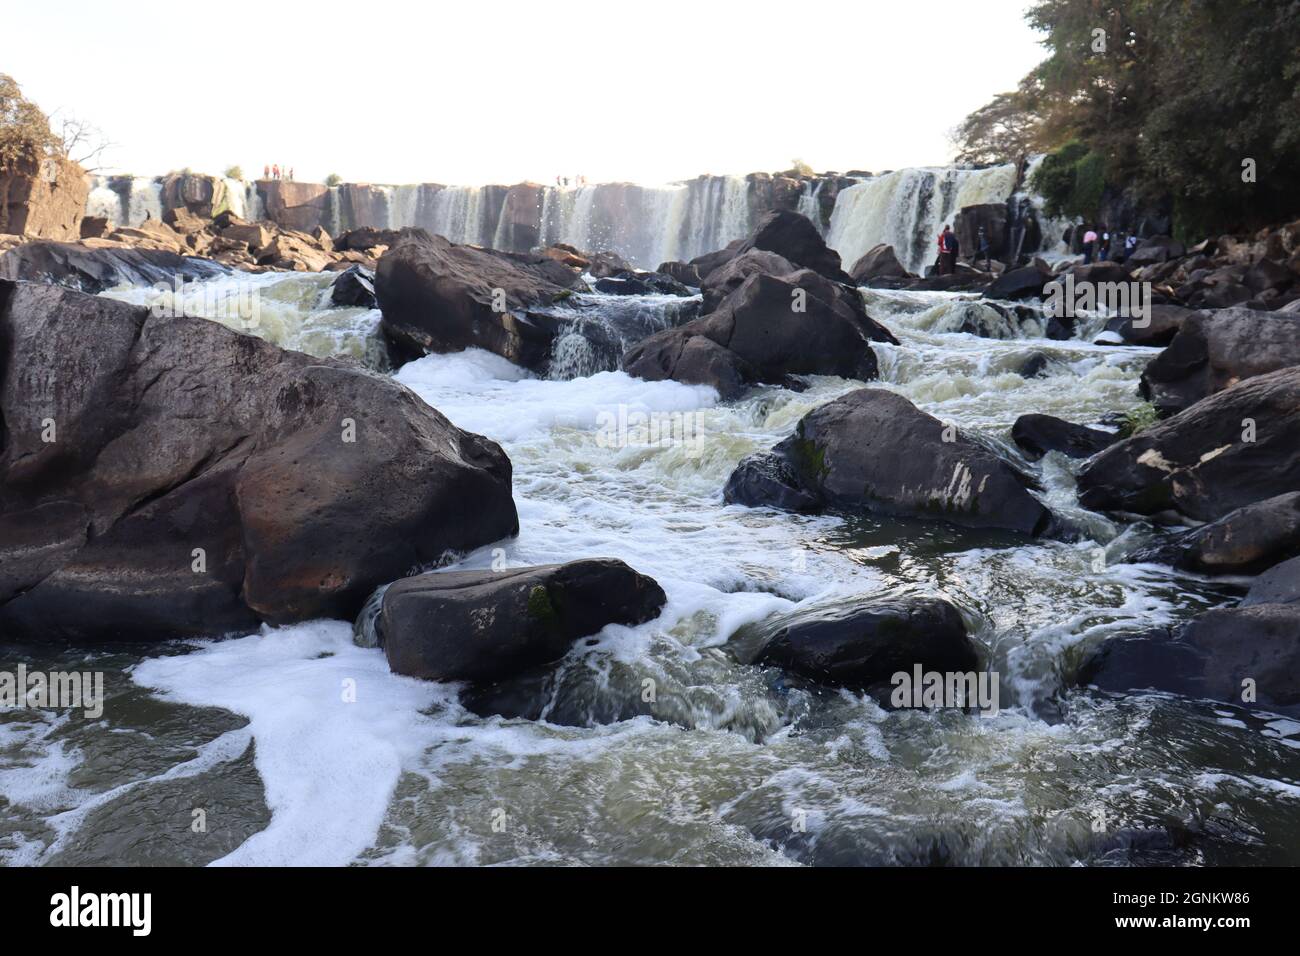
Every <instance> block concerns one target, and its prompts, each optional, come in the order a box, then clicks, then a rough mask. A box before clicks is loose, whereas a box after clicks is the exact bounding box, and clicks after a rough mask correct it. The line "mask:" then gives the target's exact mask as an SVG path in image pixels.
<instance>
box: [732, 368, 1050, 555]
mask: <svg viewBox="0 0 1300 956" xmlns="http://www.w3.org/2000/svg"><path fill="white" fill-rule="evenodd" d="M761 457H762V458H764V459H765V460H763V461H759V462H755V461H754V460H752V459H746V460H745V461H743V462H741V464H740V466H739V467H738V468H737V469H736V471H735V472H733V474H732V477H731V479H730V480H729V481H728V484H727V488H726V490H725V492H724V497H725V498H726V500H727V501H728V502H729V503H732V504H745V505H751V506H772V507H787V506H789V504H790V503H791V502H794V503H796V504H798V505H799V506H800V510H813V509H812V507H809V506H807V503H808V500H809V499H812V500H813V501H815V503H816V508H818V509H827V508H833V509H840V510H845V511H850V512H852V511H862V512H866V513H870V514H888V515H901V516H907V517H916V518H933V519H940V520H944V521H948V522H951V523H953V524H957V525H963V526H966V527H973V528H1001V529H1006V530H1009V531H1016V532H1021V533H1023V534H1032V535H1038V534H1044V533H1047V532H1048V531H1049V530H1052V529H1053V528H1054V527H1055V523H1054V521H1053V517H1052V514H1051V512H1049V511H1048V510H1047V508H1046V507H1044V506H1043V504H1042V503H1041V502H1039V501H1038V499H1037V498H1035V497H1034V496H1033V495H1032V494H1030V493H1029V490H1028V487H1027V485H1028V481H1027V479H1025V478H1024V477H1023V476H1022V475H1021V474H1020V473H1019V472H1017V471H1016V470H1015V469H1014V468H1012V467H1011V465H1010V464H1008V463H1007V462H1006V461H1004V460H1002V459H1001V458H999V457H998V456H997V455H995V454H994V453H993V452H991V451H989V450H988V449H987V448H986V447H984V446H983V445H981V444H979V443H977V442H974V441H972V440H971V439H969V438H967V437H966V436H965V435H963V434H962V433H961V432H960V431H959V430H958V429H957V428H956V427H955V426H953V425H945V424H944V423H943V422H941V421H939V420H938V419H937V418H934V417H932V416H930V415H927V414H926V413H925V412H923V411H921V410H920V409H918V408H917V407H916V406H915V405H913V404H912V403H911V402H909V401H908V400H907V399H906V398H904V397H903V396H902V395H898V394H897V393H895V392H890V391H887V390H885V389H880V388H863V389H859V390H857V391H855V392H850V393H849V394H847V395H843V396H841V397H840V398H837V399H835V400H834V401H832V402H828V403H827V404H825V405H822V406H821V407H820V408H816V409H814V410H813V411H811V412H809V413H808V414H807V415H805V416H804V417H803V419H802V420H801V421H800V422H799V424H798V426H797V427H796V429H795V433H794V434H793V435H792V436H790V437H789V438H787V439H786V440H785V441H783V442H781V443H780V444H779V445H777V446H776V447H775V448H773V449H772V451H771V453H769V454H768V455H764V456H761ZM760 477H761V480H759V478H760ZM787 480H788V482H789V483H788V484H785V483H784V482H785V481H787Z"/></svg>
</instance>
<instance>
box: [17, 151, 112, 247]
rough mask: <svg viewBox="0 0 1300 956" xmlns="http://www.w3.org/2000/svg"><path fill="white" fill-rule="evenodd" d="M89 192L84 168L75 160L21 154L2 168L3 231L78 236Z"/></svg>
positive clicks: (62, 237) (49, 236) (58, 237)
mask: <svg viewBox="0 0 1300 956" xmlns="http://www.w3.org/2000/svg"><path fill="white" fill-rule="evenodd" d="M89 194H90V186H89V185H88V184H87V182H86V174H85V171H84V170H82V168H81V167H80V166H78V165H77V164H76V163H74V162H71V161H69V160H66V159H45V158H38V157H36V156H23V157H20V158H19V159H17V160H16V161H14V162H13V163H8V164H5V165H4V166H3V167H2V168H0V233H3V234H8V235H15V236H26V237H28V238H32V239H54V240H76V239H79V238H81V217H82V215H83V214H84V212H85V209H86V197H87V196H88V195H89Z"/></svg>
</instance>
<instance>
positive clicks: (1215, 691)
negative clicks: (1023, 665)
mask: <svg viewBox="0 0 1300 956" xmlns="http://www.w3.org/2000/svg"><path fill="white" fill-rule="evenodd" d="M1077 679H1078V682H1079V683H1080V684H1084V685H1092V686H1095V687H1097V688H1100V689H1101V690H1106V691H1133V690H1147V689H1149V690H1156V691H1163V692H1166V693H1172V694H1180V695H1183V696H1185V697H1195V698H1202V699H1208V700H1212V701H1215V702H1218V703H1223V704H1232V705H1234V706H1237V707H1249V708H1256V707H1258V708H1259V709H1262V710H1271V711H1282V712H1290V713H1294V712H1296V710H1297V709H1298V708H1300V606H1297V605H1295V604H1256V605H1252V606H1250V607H1236V608H1221V609H1217V610H1213V611H1208V612H1206V613H1205V614H1202V615H1201V616H1200V617H1198V618H1196V619H1195V620H1193V621H1192V622H1191V623H1189V624H1186V625H1184V626H1182V627H1180V628H1178V629H1177V630H1174V631H1170V630H1165V629H1158V630H1154V631H1150V632H1147V633H1143V634H1131V635H1122V636H1118V637H1112V638H1110V639H1109V640H1107V641H1106V643H1104V644H1102V645H1101V647H1099V648H1098V649H1097V650H1095V651H1094V652H1093V653H1092V654H1091V655H1089V656H1088V657H1087V658H1086V659H1085V660H1084V662H1083V664H1082V666H1081V667H1080V669H1079V673H1078V678H1077ZM1249 688H1253V693H1252V694H1248V693H1247V690H1248V689H1249ZM1252 696H1253V697H1254V700H1251V699H1250V697H1252Z"/></svg>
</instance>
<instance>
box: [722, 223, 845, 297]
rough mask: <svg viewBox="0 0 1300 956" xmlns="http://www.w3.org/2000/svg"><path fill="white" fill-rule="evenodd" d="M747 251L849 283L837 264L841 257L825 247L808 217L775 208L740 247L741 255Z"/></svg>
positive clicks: (824, 242) (824, 241) (841, 268)
mask: <svg viewBox="0 0 1300 956" xmlns="http://www.w3.org/2000/svg"><path fill="white" fill-rule="evenodd" d="M750 249H763V250H765V251H767V252H775V253H776V254H777V255H778V256H782V257H784V258H785V259H788V260H789V261H790V262H793V263H794V264H795V265H799V266H803V267H804V268H805V269H811V270H813V272H817V273H820V274H821V275H824V276H825V277H826V278H828V279H833V280H834V281H836V282H847V283H852V282H853V280H852V279H851V278H850V277H849V275H848V273H846V272H845V271H844V269H843V267H842V266H841V264H840V254H839V253H838V252H836V251H835V250H834V249H832V248H831V247H830V246H828V245H826V240H825V239H823V238H822V234H821V233H820V232H818V231H817V227H816V226H814V225H813V224H812V222H811V221H810V220H809V219H808V217H807V216H803V215H800V214H799V213H797V212H792V211H791V210H788V209H774V210H772V211H771V212H769V213H767V214H766V215H765V216H763V218H762V219H760V220H759V221H758V224H757V225H756V226H755V227H754V232H753V234H752V235H751V236H750V237H749V238H748V239H747V240H746V241H745V242H744V243H743V244H742V245H741V246H740V247H739V249H738V250H737V254H738V255H741V254H744V253H746V252H748V251H749V250H750Z"/></svg>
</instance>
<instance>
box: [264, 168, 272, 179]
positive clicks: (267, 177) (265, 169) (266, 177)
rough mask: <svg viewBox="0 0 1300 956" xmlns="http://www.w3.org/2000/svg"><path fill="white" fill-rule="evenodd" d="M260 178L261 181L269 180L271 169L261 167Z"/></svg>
mask: <svg viewBox="0 0 1300 956" xmlns="http://www.w3.org/2000/svg"><path fill="white" fill-rule="evenodd" d="M262 178H263V179H270V178H271V167H270V166H263V167H262Z"/></svg>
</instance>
